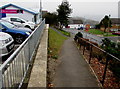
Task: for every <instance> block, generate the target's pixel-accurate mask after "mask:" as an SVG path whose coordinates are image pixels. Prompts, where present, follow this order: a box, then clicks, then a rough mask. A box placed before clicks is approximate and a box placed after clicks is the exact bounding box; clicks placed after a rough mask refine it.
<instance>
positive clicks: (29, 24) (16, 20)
mask: <svg viewBox="0 0 120 89" xmlns="http://www.w3.org/2000/svg"><path fill="white" fill-rule="evenodd" d="M2 19H3V20H6V21H9V22H11V23H13V24H14V25H17V26H19V27H26V28H30V29H32V30H34V29H35V27H36V25H35V23H33V22H31V21H27V20H24V19H22V18H19V17H5V18H2Z"/></svg>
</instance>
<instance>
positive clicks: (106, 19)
mask: <svg viewBox="0 0 120 89" xmlns="http://www.w3.org/2000/svg"><path fill="white" fill-rule="evenodd" d="M109 17H110V15H109V16H107V15H106V16H105V17H104V18H103V19H102V20H101V22H100V26H104V28H105V30H104V32H106V29H107V28H108V27H111V20H110V18H109Z"/></svg>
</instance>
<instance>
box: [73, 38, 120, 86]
mask: <svg viewBox="0 0 120 89" xmlns="http://www.w3.org/2000/svg"><path fill="white" fill-rule="evenodd" d="M75 42H76V43H77V46H78V47H79V50H80V51H81V53H82V54H83V55H84V57H85V59H86V61H87V62H88V63H89V64H90V66H91V68H92V70H93V71H94V73H95V75H96V76H97V79H98V80H99V81H100V83H101V85H102V86H103V87H104V88H106V87H107V88H108V87H112V88H119V87H120V59H119V58H117V57H115V56H113V55H112V54H109V53H108V52H106V51H105V50H103V49H101V48H100V47H99V46H98V44H96V43H94V42H90V41H89V40H88V39H84V38H77V39H75Z"/></svg>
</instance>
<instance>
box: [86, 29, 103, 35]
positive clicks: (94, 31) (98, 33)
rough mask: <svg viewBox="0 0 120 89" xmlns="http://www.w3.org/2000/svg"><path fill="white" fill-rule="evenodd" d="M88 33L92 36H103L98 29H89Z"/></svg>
mask: <svg viewBox="0 0 120 89" xmlns="http://www.w3.org/2000/svg"><path fill="white" fill-rule="evenodd" d="M88 32H89V33H92V34H96V35H103V34H104V32H103V31H100V30H98V29H90V30H89V31H88Z"/></svg>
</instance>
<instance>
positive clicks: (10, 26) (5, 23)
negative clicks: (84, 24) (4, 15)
mask: <svg viewBox="0 0 120 89" xmlns="http://www.w3.org/2000/svg"><path fill="white" fill-rule="evenodd" d="M0 23H1V24H3V25H5V26H6V27H8V28H14V27H15V25H13V24H11V23H9V22H6V21H2V22H0Z"/></svg>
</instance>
